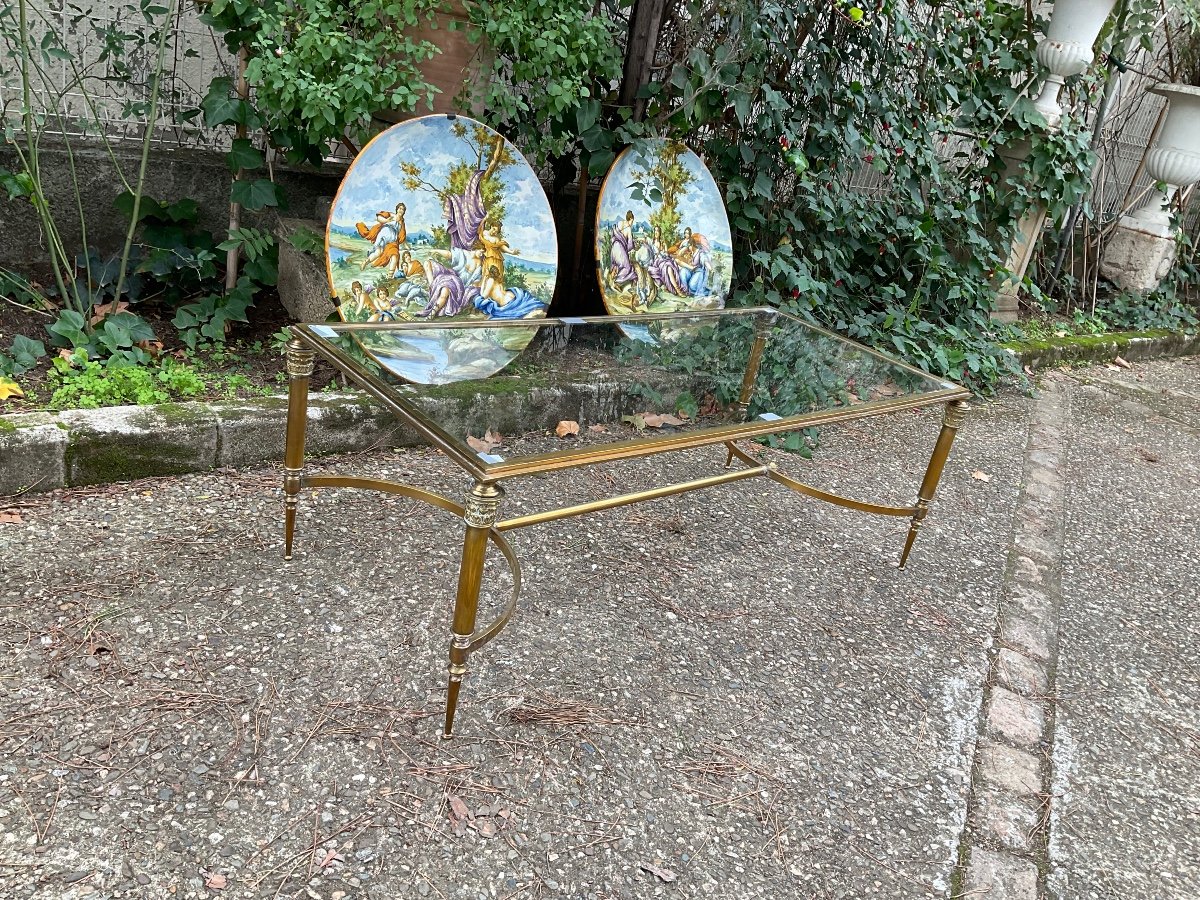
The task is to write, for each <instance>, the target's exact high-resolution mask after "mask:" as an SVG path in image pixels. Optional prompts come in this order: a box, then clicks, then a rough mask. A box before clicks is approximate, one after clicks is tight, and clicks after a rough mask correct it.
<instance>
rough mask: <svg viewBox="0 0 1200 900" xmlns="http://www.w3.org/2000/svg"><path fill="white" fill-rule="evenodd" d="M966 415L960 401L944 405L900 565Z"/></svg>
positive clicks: (903, 562) (924, 514) (930, 499)
mask: <svg viewBox="0 0 1200 900" xmlns="http://www.w3.org/2000/svg"><path fill="white" fill-rule="evenodd" d="M966 414H967V404H966V403H965V402H963V401H962V400H953V401H951V402H950V403H947V404H946V414H945V418H944V419H943V420H942V431H941V433H940V434H939V435H938V439H937V443H936V444H934V445H933V456H931V457H930V458H929V465H928V466H926V468H925V478H924V479H923V480H922V481H921V489H920V490H919V491H918V492H917V511H916V512H915V513H913V517H912V524H911V525H910V526H909V528H908V537H907V538H905V540H904V552H903V553H901V554H900V565H901V567H903V566H904V564H905V563H906V562H908V554H909V552H910V551H911V550H912V546H913V541H915V540H916V539H917V532H919V531H920V530H921V522H922V521H923V520H924V519H925V516H926V515H927V514H928V512H929V504H930V503H932V502H933V494H934V492H935V491H936V490H937V486H938V481H939V480H940V479H941V477H942V469H943V468H945V466H946V459H947V457H949V456H950V447H951V446H952V445H953V444H954V437H955V435H956V434H958V427H959V426H960V425H961V424H962V422H963V419H964V418H965V417H966Z"/></svg>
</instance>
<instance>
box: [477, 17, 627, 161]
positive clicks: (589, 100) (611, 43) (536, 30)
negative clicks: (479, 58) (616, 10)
mask: <svg viewBox="0 0 1200 900" xmlns="http://www.w3.org/2000/svg"><path fill="white" fill-rule="evenodd" d="M468 10H469V13H470V18H471V31H470V36H471V39H472V40H473V41H475V42H477V43H481V44H484V45H485V46H486V52H487V57H486V58H489V59H491V60H492V67H491V71H490V72H489V73H487V77H486V78H485V79H484V80H483V82H482V84H481V85H480V86H479V87H478V88H476V90H475V96H474V98H473V99H474V101H475V103H476V104H477V106H478V108H480V109H482V110H484V115H483V118H484V120H485V121H486V122H487V123H488V124H489V125H492V126H493V127H495V128H497V129H498V130H500V131H502V132H503V133H504V134H506V135H507V136H509V137H510V138H511V139H512V140H513V141H514V142H515V143H516V144H517V145H518V146H520V147H521V149H522V150H524V151H525V152H526V153H529V154H530V155H531V156H533V157H534V158H535V159H536V160H538V161H541V160H543V159H545V157H546V156H547V155H557V154H562V153H564V152H566V151H567V150H568V149H571V148H572V145H574V144H575V141H576V139H577V135H579V134H584V133H587V132H588V131H589V130H591V129H592V128H594V127H595V126H596V120H597V118H598V114H599V104H598V103H597V102H596V101H595V99H594V98H597V97H598V96H599V94H600V93H601V92H603V91H605V90H607V89H608V87H609V86H610V85H611V84H614V83H615V82H616V81H617V79H619V78H620V75H621V64H622V59H621V55H620V50H619V47H620V42H619V38H618V35H617V33H616V26H615V24H614V22H613V21H612V20H611V19H609V18H608V17H607V16H603V15H593V12H592V11H593V4H592V3H589V2H583V0H521V2H510V0H473V2H471V3H469V4H468ZM589 118H590V120H591V121H590V122H589V121H588V120H589ZM588 149H591V148H588Z"/></svg>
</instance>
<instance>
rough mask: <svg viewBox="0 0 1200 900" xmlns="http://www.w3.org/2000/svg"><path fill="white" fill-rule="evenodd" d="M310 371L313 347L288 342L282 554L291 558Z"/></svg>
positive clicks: (296, 341) (298, 342) (301, 343)
mask: <svg viewBox="0 0 1200 900" xmlns="http://www.w3.org/2000/svg"><path fill="white" fill-rule="evenodd" d="M312 372H313V351H312V350H309V349H308V348H307V347H306V346H305V345H304V343H303V342H302V341H301V340H300V339H299V338H292V339H291V340H290V341H288V345H287V373H288V417H287V443H286V444H285V446H284V451H283V494H284V500H283V510H284V511H283V558H284V559H291V558H292V538H293V537H294V536H295V533H296V504H297V502H298V500H299V496H300V471H301V469H302V468H303V466H304V433H305V430H306V428H307V426H308V379H309V377H310V376H311V375H312Z"/></svg>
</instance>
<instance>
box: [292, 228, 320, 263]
mask: <svg viewBox="0 0 1200 900" xmlns="http://www.w3.org/2000/svg"><path fill="white" fill-rule="evenodd" d="M288 243H289V244H291V245H292V246H293V247H295V248H296V249H297V250H299V251H300V252H301V253H307V254H308V255H309V256H316V257H318V258H324V253H325V237H324V236H323V235H320V234H317V233H316V232H315V231H313V230H312V229H311V228H305V227H303V226H302V227H300V228H297V229H296V230H295V231H293V232H292V233H291V234H289V235H288Z"/></svg>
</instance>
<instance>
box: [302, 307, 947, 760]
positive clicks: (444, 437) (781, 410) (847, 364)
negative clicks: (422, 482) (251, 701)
mask: <svg viewBox="0 0 1200 900" xmlns="http://www.w3.org/2000/svg"><path fill="white" fill-rule="evenodd" d="M525 348H528V349H527V350H526V352H525V355H524V356H522V357H521V363H520V364H521V365H522V366H524V367H526V368H525V369H524V370H523V371H522V373H521V374H511V373H508V374H506V372H507V369H506V368H505V367H506V366H507V367H508V368H512V366H510V365H509V364H510V363H511V362H512V361H513V360H514V359H516V357H517V355H518V354H520V353H521V352H522V350H525ZM316 356H320V357H321V358H322V359H323V360H325V361H326V362H328V363H329V364H331V365H332V366H333V367H334V368H335V369H337V370H338V371H339V372H341V373H343V374H345V375H346V376H347V377H348V378H350V379H351V380H353V381H354V382H356V383H357V384H358V385H359V386H360V387H362V388H363V389H364V390H365V391H366V392H367V393H368V394H370V395H371V396H372V397H374V398H375V399H376V400H377V401H378V402H379V403H381V404H382V405H383V406H384V407H386V408H387V409H388V410H390V411H391V412H392V413H393V414H394V415H395V416H396V418H397V419H398V420H400V421H401V422H402V423H404V424H405V425H408V426H410V427H411V428H413V429H415V430H416V431H417V432H418V433H419V434H421V435H422V436H423V437H424V438H425V439H426V440H428V441H429V442H430V443H431V444H432V445H433V446H435V447H437V448H438V450H440V451H441V452H442V453H444V454H445V455H446V456H447V457H449V458H450V459H452V460H453V461H454V462H455V463H457V464H458V465H459V466H461V467H462V469H463V470H464V471H465V472H466V473H467V475H468V476H469V477H470V478H471V481H472V486H471V488H470V490H469V491H468V492H467V494H466V497H465V498H464V500H463V502H462V503H459V502H458V501H456V500H453V499H450V498H447V497H443V496H441V495H439V494H434V493H432V492H430V491H426V490H423V489H421V488H418V487H415V486H412V485H408V484H402V483H399V482H394V481H386V480H383V479H375V478H366V477H360V476H339V475H319V476H306V475H304V474H303V462H304V440H305V429H306V420H307V411H308V382H309V377H310V376H311V374H312V371H313V364H314V359H315V357H316ZM287 368H288V377H289V403H288V423H287V445H286V450H285V460H284V495H285V512H284V522H285V524H284V531H285V550H284V555H285V558H286V559H291V554H292V543H293V539H294V535H295V524H296V512H297V504H298V500H299V493H300V491H301V489H302V488H305V487H351V488H366V489H371V490H377V491H382V492H385V493H389V494H399V495H403V496H406V497H409V498H412V499H414V500H418V501H421V502H424V503H428V504H431V505H433V506H436V507H439V508H441V509H443V510H446V511H447V512H449V513H452V514H454V515H456V516H459V517H461V518H462V519H463V521H464V523H465V529H464V537H463V545H462V554H461V558H460V563H459V573H458V592H457V597H456V600H455V606H454V615H453V621H452V623H451V640H450V664H449V682H448V686H447V691H446V716H445V727H444V730H443V736H444V737H450V736H451V734H452V733H453V727H454V715H455V710H456V709H457V706H458V697H459V691H460V688H461V685H462V681H463V677H464V676H465V675H466V672H467V660H468V658H469V656H470V654H471V653H472V652H473V651H475V650H477V649H479V648H480V647H482V646H483V645H484V644H486V643H487V642H488V641H490V640H491V639H492V638H494V637H495V636H496V635H497V634H499V633H500V631H501V629H503V628H504V626H505V625H506V624H507V623H508V621H509V618H510V617H511V616H512V614H513V611H514V610H515V608H516V604H517V599H518V596H519V593H520V588H521V568H520V564H519V562H518V561H517V555H516V553H515V551H514V550H513V548H512V546H511V544H510V543H509V542H508V540H507V539H506V538H505V536H504V535H505V532H508V531H512V530H514V529H517V528H525V527H529V526H532V525H538V524H542V523H545V522H551V521H554V520H557V519H565V518H568V517H571V516H578V515H585V514H587V513H592V512H597V511H599V510H604V509H612V508H613V507H617V506H622V505H625V504H629V503H637V502H640V501H644V500H653V499H655V498H659V497H666V496H670V495H673V494H680V493H683V492H685V491H692V490H698V489H700V488H708V487H714V486H716V485H720V484H724V483H726V482H730V481H739V480H742V479H745V478H754V477H766V478H769V479H771V480H772V481H775V482H777V483H778V484H780V485H782V486H783V487H785V488H788V489H790V490H793V491H796V492H798V493H801V494H805V495H807V496H809V497H813V498H816V499H818V500H824V501H826V502H829V503H834V504H837V505H839V506H845V507H849V508H851V509H855V510H859V511H861V512H865V513H871V514H874V515H882V516H901V517H905V518H908V519H909V520H910V526H909V530H908V535H907V538H906V539H905V542H904V547H903V549H902V551H901V555H900V565H902V566H903V565H904V564H905V563H906V562H907V560H908V556H909V551H910V550H911V549H912V545H913V541H914V540H915V539H916V536H917V533H918V531H919V529H920V527H921V523H922V521H923V520H924V519H925V517H926V515H927V513H928V511H929V506H930V503H931V502H932V501H933V496H934V491H935V490H936V489H937V484H938V480H939V479H940V478H941V474H942V469H943V467H944V466H945V463H946V459H947V457H948V456H949V453H950V447H951V444H952V443H953V441H954V436H955V434H956V432H957V430H958V427H959V425H960V424H961V422H962V419H963V416H964V414H965V411H966V403H965V400H966V398H967V397H968V396H969V395H970V392H969V391H968V390H967V389H966V388H963V387H961V386H959V385H957V384H953V383H951V382H948V381H943V380H940V379H938V378H934V377H933V376H931V375H929V374H928V373H926V372H922V371H921V370H920V369H916V368H914V367H912V366H909V365H906V364H904V363H901V362H899V361H897V360H894V359H891V358H889V357H887V356H885V355H884V354H881V353H878V352H876V351H874V350H871V349H869V348H867V347H863V346H862V345H860V344H856V343H854V342H853V341H849V340H847V339H845V338H842V337H840V336H838V335H836V334H834V333H832V332H829V331H825V330H823V329H821V328H817V327H814V326H812V325H810V324H808V323H806V322H804V321H802V320H800V319H798V318H796V317H794V316H791V315H788V314H786V313H782V312H779V311H777V310H774V309H768V308H748V309H726V310H714V311H712V312H699V313H697V312H687V313H676V314H657V315H641V316H636V317H628V318H622V317H617V316H592V317H584V318H547V319H517V320H510V321H509V320H481V321H478V322H467V323H463V322H461V321H460V322H453V323H449V322H447V323H445V324H442V323H440V322H436V321H433V322H430V321H420V322H404V323H396V324H375V323H364V324H331V325H295V326H292V339H291V340H290V341H289V343H288V358H287ZM473 368H474V369H475V370H477V371H479V372H481V373H496V374H489V375H486V376H485V377H480V378H476V379H470V378H468V379H467V380H458V381H456V382H455V384H454V386H453V395H454V396H456V397H458V398H464V397H469V396H470V397H473V396H477V395H478V396H492V397H494V398H497V399H496V401H495V402H493V403H491V405H490V407H487V406H484V407H483V408H484V409H485V412H484V416H485V419H486V421H484V422H482V423H481V422H480V421H479V420H478V418H476V419H475V420H474V421H473V422H472V423H471V424H470V425H468V423H467V422H466V421H465V420H464V419H463V417H462V416H461V415H460V414H459V412H458V410H459V404H455V403H447V402H445V401H444V399H439V394H444V393H445V392H446V391H447V388H439V387H436V386H434V387H429V386H428V385H429V384H433V385H437V384H438V383H445V382H447V381H449V380H450V379H451V378H452V377H454V376H458V377H460V378H461V376H462V375H463V374H467V375H470V374H471V372H472V371H473ZM414 379H419V380H420V381H422V382H424V384H414V383H412V381H413V380H414ZM518 383H519V384H518ZM518 387H519V389H520V390H522V391H524V390H529V391H532V392H533V393H534V394H535V395H538V394H537V392H541V394H540V395H539V396H541V397H543V398H545V402H544V403H541V404H539V403H538V402H537V397H536V396H535V397H534V399H533V402H532V403H529V402H527V403H526V408H527V409H528V408H530V407H533V408H542V409H544V410H545V416H546V421H544V422H531V421H529V420H528V419H525V420H524V421H523V423H522V424H523V426H524V427H525V428H526V429H529V428H537V427H539V426H540V427H542V428H544V429H546V430H553V429H554V428H555V427H556V425H557V424H558V422H559V421H560V419H563V418H565V417H564V416H563V415H562V414H561V409H560V408H559V407H558V406H557V405H556V404H555V403H554V402H552V401H553V399H554V398H556V397H562V396H563V395H564V393H567V394H570V395H571V396H572V398H573V401H578V402H573V406H572V409H573V410H577V411H578V412H577V413H576V415H577V416H578V422H577V424H578V426H579V427H580V429H581V432H580V433H581V434H583V435H584V436H585V438H586V439H581V440H563V441H560V442H559V444H557V445H555V449H553V450H550V451H541V452H525V453H519V454H516V455H512V454H511V453H510V452H509V451H506V450H501V449H498V448H497V447H493V446H492V445H491V442H490V441H488V440H486V437H487V432H488V431H496V432H500V431H503V430H506V428H505V427H504V423H503V418H504V416H505V415H506V410H507V405H506V404H505V403H504V402H503V398H504V396H506V394H507V395H508V396H512V394H513V392H514V391H515V390H516V389H517V388H518ZM635 401H636V402H635ZM930 404H943V405H944V406H945V415H944V418H943V424H942V428H941V432H940V433H939V435H938V437H937V440H936V442H935V443H934V446H933V452H932V455H931V457H930V460H929V464H928V466H927V468H926V471H925V477H924V479H923V480H922V482H921V485H920V487H919V489H918V491H917V499H916V501H915V502H914V503H913V505H911V506H886V505H882V504H878V503H872V502H868V501H863V500H857V499H851V498H848V497H843V496H840V495H838V494H833V493H830V492H829V491H825V490H822V489H820V488H817V487H813V486H811V485H807V484H804V483H803V482H801V481H798V480H796V479H794V478H792V477H790V476H788V475H785V474H783V473H782V472H780V471H778V470H777V468H776V466H775V465H774V464H765V465H764V464H762V463H761V461H760V460H757V459H755V458H754V457H753V456H752V455H750V454H749V453H747V452H746V451H745V450H744V449H743V448H742V447H739V446H738V445H737V442H738V441H740V440H743V439H746V438H765V437H766V436H768V435H776V436H777V435H790V437H785V439H784V440H785V446H793V447H799V446H803V443H804V438H803V436H802V433H803V432H804V430H805V429H809V428H813V427H816V426H819V425H822V424H827V423H831V422H839V421H846V420H850V419H863V418H869V417H872V416H878V415H883V414H886V413H890V412H895V411H898V410H902V409H912V408H915V407H920V406H928V405H930ZM647 406H652V407H654V410H653V412H652V413H650V414H641V415H638V414H636V411H637V410H644V409H646V408H647ZM621 419H624V420H625V422H624V423H622V422H621V421H620V420H621ZM614 420H615V421H614ZM590 425H603V426H605V427H604V428H597V429H590V428H589V426H590ZM468 428H473V429H474V433H473V434H472V433H468ZM718 445H719V446H721V447H722V448H723V449H724V450H725V460H724V467H723V468H720V470H719V471H717V472H716V473H714V474H712V475H709V476H706V477H703V478H697V479H693V480H690V481H684V482H678V483H672V484H665V485H661V486H658V487H654V488H651V489H649V490H643V491H637V492H634V493H630V494H622V495H618V496H614V497H609V498H606V499H603V500H594V501H591V502H587V503H579V504H575V505H568V506H564V507H561V508H557V509H551V510H546V511H543V512H536V513H531V514H528V515H522V516H517V517H514V518H509V519H503V518H501V517H500V516H499V509H500V504H501V501H502V499H503V497H504V493H505V489H504V488H503V487H502V486H501V482H504V483H505V484H510V483H511V481H512V480H513V479H516V478H519V477H520V476H526V475H537V474H544V473H548V472H555V471H559V470H564V469H573V468H578V467H581V466H589V465H595V464H599V463H605V462H612V461H615V460H623V459H632V458H637V457H644V456H650V455H655V454H660V453H670V452H673V451H677V450H686V449H692V448H697V447H706V446H718ZM715 462H717V463H718V465H719V461H717V460H715ZM489 541H491V543H492V544H494V545H495V546H496V548H497V549H498V550H499V551H500V552H501V554H502V555H503V556H504V558H505V559H506V560H507V562H508V564H509V566H510V568H511V570H512V575H513V590H512V595H511V597H510V598H509V600H508V601H507V603H506V605H505V606H504V608H503V609H502V611H501V612H500V614H499V615H498V616H497V617H496V618H495V619H494V620H493V621H492V622H491V623H489V624H487V625H484V626H480V625H478V624H477V622H476V618H477V611H478V606H479V595H480V585H481V581H482V577H483V563H484V558H485V554H486V551H487V545H488V542H489Z"/></svg>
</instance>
